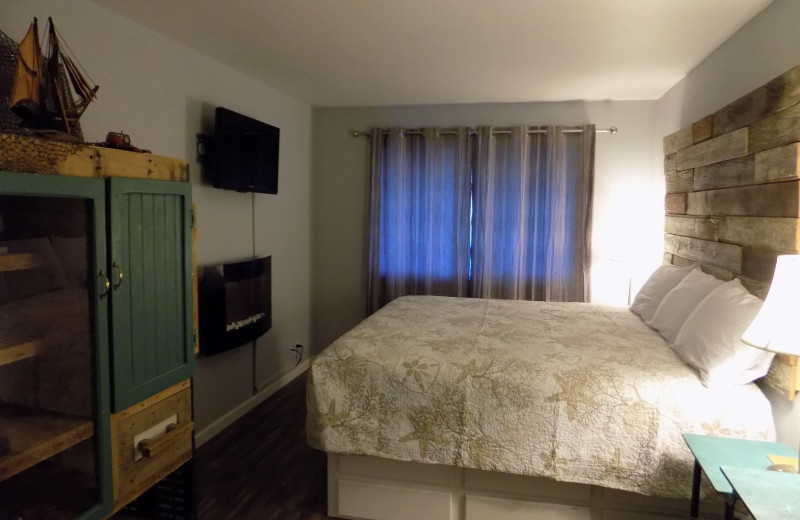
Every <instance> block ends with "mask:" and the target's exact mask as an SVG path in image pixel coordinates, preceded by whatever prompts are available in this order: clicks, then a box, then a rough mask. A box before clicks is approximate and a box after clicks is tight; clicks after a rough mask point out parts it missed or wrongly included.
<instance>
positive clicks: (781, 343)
mask: <svg viewBox="0 0 800 520" xmlns="http://www.w3.org/2000/svg"><path fill="white" fill-rule="evenodd" d="M742 341H744V342H745V343H747V344H748V345H751V346H753V347H758V348H762V349H764V350H769V351H771V352H778V353H781V354H790V355H793V356H797V355H800V255H781V256H779V257H778V261H777V263H776V264H775V274H774V275H773V276H772V285H771V286H770V288H769V293H767V299H766V300H764V305H762V306H761V310H760V311H759V313H758V314H757V315H756V318H755V319H754V320H753V322H752V323H751V324H750V326H749V327H748V328H747V330H745V331H744V334H742Z"/></svg>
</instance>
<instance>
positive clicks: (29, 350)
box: [0, 341, 40, 367]
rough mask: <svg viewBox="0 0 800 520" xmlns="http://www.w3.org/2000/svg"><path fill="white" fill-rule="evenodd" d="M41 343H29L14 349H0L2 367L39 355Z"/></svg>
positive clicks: (0, 364)
mask: <svg viewBox="0 0 800 520" xmlns="http://www.w3.org/2000/svg"><path fill="white" fill-rule="evenodd" d="M39 345H40V342H39V341H29V342H27V343H22V344H21V345H15V346H13V347H6V348H2V347H0V367H1V366H3V365H7V364H9V363H14V362H15V361H21V360H23V359H27V358H29V357H33V356H35V355H36V354H38V353H39Z"/></svg>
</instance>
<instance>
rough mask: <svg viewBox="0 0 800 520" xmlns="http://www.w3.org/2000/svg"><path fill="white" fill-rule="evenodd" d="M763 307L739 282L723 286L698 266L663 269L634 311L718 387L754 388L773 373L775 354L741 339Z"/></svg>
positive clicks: (648, 284)
mask: <svg viewBox="0 0 800 520" xmlns="http://www.w3.org/2000/svg"><path fill="white" fill-rule="evenodd" d="M763 303H764V302H762V301H761V300H760V299H759V298H756V297H755V296H753V295H752V294H750V293H749V292H747V289H745V288H744V287H743V286H742V284H741V282H739V280H737V279H734V280H731V281H729V282H723V281H722V280H719V279H717V278H715V277H713V276H711V275H708V274H706V273H704V272H702V271H701V270H700V269H699V268H697V267H691V266H690V267H678V266H674V265H662V266H660V267H659V268H658V269H656V270H655V272H654V273H653V274H652V275H651V276H650V278H649V279H648V280H647V282H645V284H644V285H643V286H642V289H641V290H640V291H639V293H638V294H637V295H636V298H635V299H634V300H633V303H632V304H631V306H630V310H631V311H633V312H635V313H636V314H638V315H639V316H640V317H641V318H642V320H643V321H644V322H645V323H646V324H647V325H648V326H650V327H651V328H653V329H654V330H656V331H657V332H658V333H659V334H660V335H661V336H662V337H663V338H664V339H665V340H666V341H667V343H668V344H669V345H670V347H672V349H673V350H674V351H675V352H676V353H677V354H678V355H679V356H680V357H681V359H683V361H684V362H686V363H687V364H688V365H689V366H691V367H693V368H695V369H696V370H697V371H698V373H699V374H700V380H701V381H702V382H703V384H704V385H706V386H707V387H714V386H723V385H736V384H745V383H749V382H751V381H753V380H755V379H758V378H759V377H762V376H764V375H766V374H767V372H768V371H769V367H770V363H772V358H773V356H774V354H773V353H771V352H767V351H765V350H760V349H757V348H754V347H751V346H749V345H746V344H745V343H743V342H742V340H741V339H740V338H741V336H742V333H743V332H744V331H745V329H747V327H748V326H749V325H750V322H752V321H753V319H754V318H755V317H756V314H758V311H759V309H761V305H762V304H763Z"/></svg>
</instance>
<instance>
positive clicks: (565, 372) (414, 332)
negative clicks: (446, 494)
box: [307, 296, 774, 496]
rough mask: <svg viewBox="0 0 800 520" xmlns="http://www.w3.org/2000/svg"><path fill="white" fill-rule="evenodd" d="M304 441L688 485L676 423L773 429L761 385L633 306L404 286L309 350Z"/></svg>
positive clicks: (567, 475)
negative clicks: (724, 367)
mask: <svg viewBox="0 0 800 520" xmlns="http://www.w3.org/2000/svg"><path fill="white" fill-rule="evenodd" d="M307 402H308V420H307V436H308V441H309V443H310V444H311V445H312V446H314V447H315V448H318V449H320V450H324V451H327V452H331V453H338V454H362V455H373V456H378V457H385V458H390V459H397V460H404V461H415V462H422V463H431V464H448V465H455V466H460V467H465V468H477V469H484V470H493V471H501V472H505V473H514V474H522V475H535V476H542V477H549V478H552V479H556V480H562V481H568V482H576V483H584V484H595V485H600V486H605V487H611V488H616V489H622V490H628V491H634V492H639V493H643V494H650V495H658V496H688V494H689V492H690V490H691V479H692V467H693V466H692V465H693V460H694V459H693V458H692V455H691V452H690V451H689V450H688V448H687V447H686V445H685V443H684V442H683V439H682V437H681V434H683V433H700V434H707V435H719V436H735V437H743V438H751V439H760V440H772V439H773V438H774V426H773V422H772V414H771V409H770V405H769V402H768V401H767V399H766V398H765V396H764V395H763V394H762V393H761V391H760V390H759V389H758V388H757V387H756V386H755V385H753V384H750V385H742V386H732V387H727V388H714V389H709V388H706V387H704V386H703V385H702V384H701V383H700V379H699V377H698V375H697V373H696V372H695V371H694V370H693V369H691V368H690V367H688V366H687V365H685V364H684V363H683V362H682V361H681V360H680V359H679V358H678V356H677V355H676V354H675V353H674V352H673V351H672V350H671V349H670V348H669V347H668V346H667V345H666V343H665V342H664V340H663V339H662V338H661V337H660V336H659V335H658V334H657V333H656V332H654V331H653V330H651V329H650V328H649V327H647V326H646V325H644V323H642V321H641V320H640V319H639V317H638V316H636V315H635V314H633V313H631V312H630V311H628V310H627V309H620V308H615V307H607V306H601V305H596V304H585V303H544V302H524V301H506V300H480V299H462V298H446V297H435V296H406V297H403V298H399V299H397V300H394V301H393V302H391V303H389V304H388V305H386V306H385V307H383V308H382V309H381V310H379V311H378V312H376V313H375V314H373V315H372V316H370V317H369V318H367V319H366V320H364V321H363V322H362V323H361V324H359V325H358V326H356V327H355V328H354V329H352V330H351V331H349V332H348V333H347V334H345V335H344V336H342V337H341V338H339V339H338V340H337V341H335V342H334V343H333V344H331V345H330V346H329V347H328V348H327V349H325V350H324V351H323V352H322V353H321V354H319V355H318V356H317V357H316V358H315V359H314V361H313V363H312V366H311V370H310V374H309V380H308V390H307Z"/></svg>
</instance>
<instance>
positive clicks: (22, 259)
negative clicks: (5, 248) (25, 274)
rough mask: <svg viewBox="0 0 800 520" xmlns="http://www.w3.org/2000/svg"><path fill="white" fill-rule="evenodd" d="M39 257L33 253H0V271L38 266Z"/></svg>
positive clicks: (39, 263)
mask: <svg viewBox="0 0 800 520" xmlns="http://www.w3.org/2000/svg"><path fill="white" fill-rule="evenodd" d="M40 265H41V262H40V261H39V257H38V256H37V255H35V254H33V253H20V254H16V255H0V272H2V271H18V270H20V269H31V268H33V267H39V266H40Z"/></svg>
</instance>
